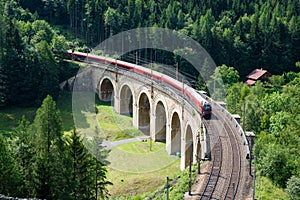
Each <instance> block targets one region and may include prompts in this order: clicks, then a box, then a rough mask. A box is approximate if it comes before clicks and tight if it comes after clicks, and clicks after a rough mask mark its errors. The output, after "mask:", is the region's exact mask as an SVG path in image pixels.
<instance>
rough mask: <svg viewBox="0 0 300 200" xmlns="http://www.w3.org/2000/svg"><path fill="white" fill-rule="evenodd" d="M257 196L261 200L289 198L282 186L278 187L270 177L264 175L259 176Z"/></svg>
mask: <svg viewBox="0 0 300 200" xmlns="http://www.w3.org/2000/svg"><path fill="white" fill-rule="evenodd" d="M255 197H256V199H259V200H274V199H276V200H284V199H287V196H286V194H285V192H284V190H283V189H282V188H278V187H277V186H275V185H274V184H273V183H272V181H271V180H270V179H269V178H266V177H263V176H257V179H256V194H255Z"/></svg>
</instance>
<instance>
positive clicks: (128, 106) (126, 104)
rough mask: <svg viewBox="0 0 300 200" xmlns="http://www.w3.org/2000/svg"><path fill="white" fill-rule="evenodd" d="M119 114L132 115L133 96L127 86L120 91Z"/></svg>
mask: <svg viewBox="0 0 300 200" xmlns="http://www.w3.org/2000/svg"><path fill="white" fill-rule="evenodd" d="M119 97H120V114H122V115H128V116H132V115H133V94H132V90H131V89H130V87H129V86H128V85H127V84H124V85H123V86H121V89H120V96H119Z"/></svg>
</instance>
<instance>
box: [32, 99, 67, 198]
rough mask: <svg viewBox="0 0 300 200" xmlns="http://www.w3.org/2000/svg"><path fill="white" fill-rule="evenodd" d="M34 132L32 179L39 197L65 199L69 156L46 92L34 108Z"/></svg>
mask: <svg viewBox="0 0 300 200" xmlns="http://www.w3.org/2000/svg"><path fill="white" fill-rule="evenodd" d="M32 130H33V131H34V137H35V141H34V149H35V155H34V157H33V159H34V166H33V169H34V170H33V171H34V180H35V191H36V196H37V197H38V198H45V199H68V198H69V197H68V194H69V192H68V190H69V189H70V188H68V187H69V186H70V185H68V184H67V179H69V178H70V177H69V176H68V173H67V172H66V171H68V170H69V166H68V161H67V160H68V157H66V155H65V146H64V143H63V140H62V122H61V117H60V114H59V111H58V110H57V109H56V104H55V102H54V101H53V99H52V98H51V97H50V96H49V95H48V96H47V97H46V98H45V99H44V101H43V103H42V105H41V107H40V108H39V109H38V110H37V114H36V117H35V119H34V122H33V124H32Z"/></svg>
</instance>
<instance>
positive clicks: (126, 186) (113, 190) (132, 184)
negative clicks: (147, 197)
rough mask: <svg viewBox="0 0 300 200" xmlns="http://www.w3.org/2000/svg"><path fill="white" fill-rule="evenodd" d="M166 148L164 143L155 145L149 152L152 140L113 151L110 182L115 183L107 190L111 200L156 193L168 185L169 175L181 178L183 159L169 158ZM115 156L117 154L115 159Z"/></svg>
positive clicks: (153, 144)
mask: <svg viewBox="0 0 300 200" xmlns="http://www.w3.org/2000/svg"><path fill="white" fill-rule="evenodd" d="M164 149H165V144H164V143H152V149H151V151H150V142H149V141H148V142H132V143H127V144H124V145H120V146H117V147H115V148H113V149H112V151H111V154H110V156H109V159H108V160H110V162H111V165H109V168H108V179H109V180H110V181H111V182H113V184H114V185H112V186H109V188H108V189H109V192H110V194H111V195H112V197H117V196H135V195H140V194H144V193H146V192H153V191H155V190H157V189H158V188H160V187H162V186H163V185H164V184H165V181H166V177H167V176H168V177H170V178H174V177H175V176H176V175H178V173H180V169H179V165H180V159H179V158H177V157H171V156H169V155H168V154H167V152H166V151H165V150H164ZM125 151H126V152H125ZM127 153H129V154H127ZM122 154H127V156H126V155H122ZM112 155H116V156H115V157H114V156H113V160H112ZM126 169H127V170H128V171H126Z"/></svg>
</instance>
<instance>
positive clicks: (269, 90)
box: [0, 0, 300, 199]
mask: <svg viewBox="0 0 300 200" xmlns="http://www.w3.org/2000/svg"><path fill="white" fill-rule="evenodd" d="M0 13H1V15H0V112H1V109H2V108H10V107H12V108H13V107H28V106H35V107H36V108H39V109H38V111H37V113H36V116H35V118H34V119H33V120H31V121H28V119H25V118H23V119H22V120H21V121H20V123H19V126H18V127H17V128H16V129H15V131H14V132H13V133H10V134H0V155H1V157H0V171H1V176H0V194H5V195H8V196H9V195H11V196H12V195H17V196H22V197H38V198H47V199H99V198H105V197H106V195H107V192H108V191H107V190H106V189H105V188H106V185H109V184H111V183H110V182H109V181H107V180H106V175H105V174H106V168H105V165H106V163H105V162H103V163H101V162H98V161H97V159H94V158H93V157H91V156H89V154H88V153H87V150H86V149H85V147H84V145H83V142H82V138H81V137H80V136H79V134H78V133H77V132H76V130H74V131H73V132H72V134H71V135H70V136H67V137H66V136H64V135H63V131H62V129H61V124H62V123H63V122H62V120H61V117H60V113H59V111H58V110H57V108H56V106H55V100H56V98H57V96H58V95H59V83H61V82H62V81H64V80H66V79H67V78H70V77H71V76H73V75H74V74H76V72H77V70H78V66H76V65H74V64H72V63H69V62H65V61H64V59H63V55H62V52H63V51H65V50H68V49H70V48H71V47H72V45H75V46H76V48H77V49H84V48H86V47H88V48H93V47H95V46H96V45H97V44H99V43H100V42H102V41H104V40H105V39H107V38H109V37H110V36H112V35H114V34H117V33H119V32H121V31H126V30H130V29H133V28H137V27H149V26H154V27H163V28H169V29H173V30H176V31H178V32H180V33H182V34H185V35H187V36H190V37H191V38H193V39H194V40H196V41H197V42H199V43H200V44H201V45H202V46H203V47H204V48H205V49H206V50H207V51H208V52H209V54H210V55H211V57H212V58H213V60H214V61H215V63H216V65H217V66H219V67H218V68H217V71H218V72H219V74H221V76H220V75H217V73H216V74H215V75H214V76H213V79H215V80H216V81H220V80H221V79H222V80H223V82H224V84H225V86H226V89H227V97H226V103H227V106H228V110H229V111H230V112H232V113H237V114H239V115H241V116H244V118H242V119H245V120H242V121H243V122H242V123H243V124H244V125H245V127H246V129H247V130H249V131H253V132H254V133H255V134H256V138H255V147H254V155H255V156H256V158H257V168H258V174H259V175H261V176H264V177H268V178H269V179H270V180H271V181H272V183H273V184H274V185H276V187H279V188H283V189H284V190H285V192H286V193H287V194H288V197H289V198H290V199H300V191H299V188H300V186H299V185H300V167H299V166H300V151H299V149H300V132H299V127H300V114H299V113H300V107H299V103H298V102H299V96H300V94H299V93H300V88H299V82H300V74H299V71H300V63H299V61H300V1H299V0H227V1H223V0H207V1H204V0H190V1H183V0H169V1H166V0H31V1H28V0H0ZM150 51H157V52H158V53H157V55H158V56H156V57H152V56H153V55H154V54H146V53H145V52H144V51H143V50H142V51H140V56H141V57H142V58H143V59H149V60H153V61H155V62H158V63H160V62H161V63H163V62H164V61H167V63H165V64H168V65H174V64H175V63H176V62H177V61H178V60H176V57H175V56H174V55H173V54H170V53H168V52H163V51H160V50H150ZM255 68H263V69H266V70H268V71H269V72H270V73H271V74H273V76H272V77H271V80H270V82H269V83H261V82H258V83H257V84H256V85H255V86H253V87H248V86H246V85H245V84H244V83H243V81H244V80H245V77H246V75H247V74H249V73H250V72H251V71H252V70H253V69H255ZM179 70H180V71H182V72H188V73H189V72H191V69H190V66H189V65H188V64H187V63H186V62H184V61H182V60H180V62H179ZM196 78H197V77H196ZM202 87H203V85H202V83H201V78H200V79H199V84H198V89H199V88H202ZM204 88H205V87H204ZM48 123H49V124H48ZM46 125H47V126H46ZM31 138H37V139H36V140H31ZM94 142H99V143H101V139H100V138H99V140H95V141H94ZM42 144H45V145H42ZM90 145H91V146H93V145H95V144H90ZM45 147H47V148H45ZM95 151H98V150H95ZM98 153H99V156H103V158H105V156H106V155H105V154H106V153H107V152H105V151H103V150H100V151H99V152H98ZM102 154H103V155H102ZM103 160H105V159H103ZM59 161H63V162H59ZM54 166H55V167H54ZM87 166H88V167H87ZM82 170H85V171H82ZM29 172H30V173H29ZM31 172H32V173H31ZM71 172H72V173H71ZM58 177H64V178H58ZM84 185H85V186H86V185H88V186H89V187H85V186H84ZM15 188H18V189H15ZM70 188H72V189H70ZM90 188H93V189H90ZM29 191H30V192H29ZM80 195H82V196H80Z"/></svg>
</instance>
